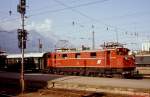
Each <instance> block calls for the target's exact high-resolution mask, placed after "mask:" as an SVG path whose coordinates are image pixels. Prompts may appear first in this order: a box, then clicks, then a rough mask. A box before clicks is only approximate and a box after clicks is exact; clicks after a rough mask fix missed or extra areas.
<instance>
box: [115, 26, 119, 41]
mask: <svg viewBox="0 0 150 97" xmlns="http://www.w3.org/2000/svg"><path fill="white" fill-rule="evenodd" d="M116 41H117V43H118V42H119V36H118V29H117V28H116Z"/></svg>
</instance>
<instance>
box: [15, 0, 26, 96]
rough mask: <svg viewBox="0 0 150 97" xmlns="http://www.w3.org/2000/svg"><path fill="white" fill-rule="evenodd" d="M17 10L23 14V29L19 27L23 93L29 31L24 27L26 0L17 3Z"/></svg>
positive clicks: (22, 89) (22, 90)
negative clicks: (25, 55)
mask: <svg viewBox="0 0 150 97" xmlns="http://www.w3.org/2000/svg"><path fill="white" fill-rule="evenodd" d="M17 11H18V12H19V13H20V14H21V21H22V24H21V26H22V29H18V47H19V48H20V49H21V53H22V58H21V72H20V84H21V93H22V94H23V92H24V90H25V82H24V49H25V48H26V40H27V31H26V30H25V29H24V26H25V25H24V22H25V20H24V19H25V12H26V0H20V2H19V4H18V5H17Z"/></svg>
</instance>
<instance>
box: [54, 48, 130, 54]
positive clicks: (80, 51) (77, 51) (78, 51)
mask: <svg viewBox="0 0 150 97" xmlns="http://www.w3.org/2000/svg"><path fill="white" fill-rule="evenodd" d="M117 48H124V47H117ZM117 48H107V49H96V50H76V51H56V53H82V52H99V51H110V50H115V49H117ZM125 49H128V48H125ZM128 50H129V49H128Z"/></svg>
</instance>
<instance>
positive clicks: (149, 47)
mask: <svg viewBox="0 0 150 97" xmlns="http://www.w3.org/2000/svg"><path fill="white" fill-rule="evenodd" d="M142 51H150V41H146V42H144V43H142Z"/></svg>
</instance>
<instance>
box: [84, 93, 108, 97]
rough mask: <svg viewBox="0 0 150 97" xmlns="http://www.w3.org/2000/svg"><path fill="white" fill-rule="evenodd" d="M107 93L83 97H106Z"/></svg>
mask: <svg viewBox="0 0 150 97" xmlns="http://www.w3.org/2000/svg"><path fill="white" fill-rule="evenodd" d="M105 95H106V94H105V93H91V94H88V95H85V96H82V97H105Z"/></svg>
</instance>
